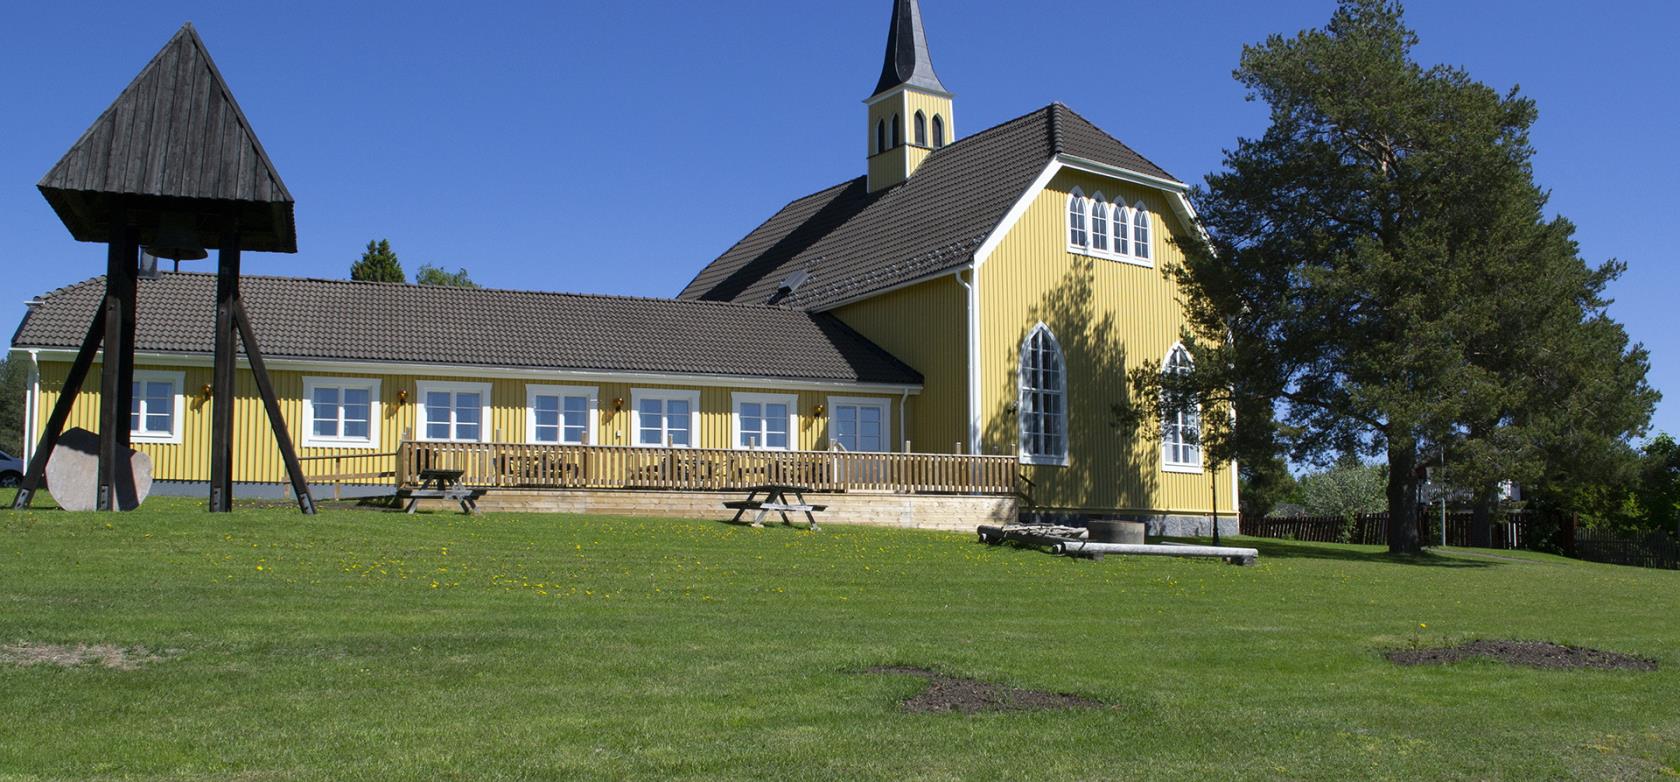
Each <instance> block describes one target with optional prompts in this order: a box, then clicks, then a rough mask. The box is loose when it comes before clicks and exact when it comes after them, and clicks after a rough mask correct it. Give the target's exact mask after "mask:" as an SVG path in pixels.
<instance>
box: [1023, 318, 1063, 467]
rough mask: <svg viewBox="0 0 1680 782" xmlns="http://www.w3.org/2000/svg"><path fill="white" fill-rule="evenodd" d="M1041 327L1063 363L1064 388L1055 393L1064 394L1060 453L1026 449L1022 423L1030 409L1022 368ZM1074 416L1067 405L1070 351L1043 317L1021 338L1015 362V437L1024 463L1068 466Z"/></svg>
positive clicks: (1025, 430) (1061, 373)
mask: <svg viewBox="0 0 1680 782" xmlns="http://www.w3.org/2000/svg"><path fill="white" fill-rule="evenodd" d="M1041 331H1042V332H1044V336H1045V337H1047V338H1049V340H1050V346H1051V347H1053V348H1055V349H1056V359H1057V361H1058V362H1059V363H1060V364H1061V367H1060V369H1061V371H1060V372H1058V373H1057V374H1058V375H1060V376H1061V388H1058V389H1054V390H1055V391H1056V393H1057V394H1059V395H1060V396H1061V399H1062V415H1061V426H1062V431H1061V441H1062V448H1061V452H1060V453H1047V454H1036V453H1032V452H1030V451H1028V450H1027V428H1026V427H1025V426H1023V425H1022V424H1023V421H1022V415H1023V414H1024V413H1025V412H1026V409H1027V404H1026V401H1027V378H1026V373H1025V372H1023V371H1022V369H1024V368H1025V366H1026V355H1027V350H1028V346H1029V345H1031V344H1032V339H1033V336H1035V335H1037V334H1038V333H1039V332H1041ZM1072 419H1073V412H1072V410H1070V409H1069V408H1068V365H1067V353H1066V352H1065V351H1063V350H1062V343H1061V340H1058V339H1056V332H1054V331H1051V330H1050V327H1049V326H1047V325H1045V323H1044V322H1043V321H1039V323H1038V325H1036V326H1033V327H1032V328H1031V329H1030V330H1028V331H1027V336H1026V337H1025V338H1024V339H1022V340H1021V349H1020V352H1019V354H1018V357H1017V359H1016V362H1015V430H1016V432H1015V434H1016V437H1015V439H1016V443H1017V444H1016V449H1017V451H1018V452H1019V454H1018V458H1019V459H1020V462H1021V463H1022V464H1032V465H1039V466H1047V467H1066V466H1068V450H1069V447H1068V436H1069V433H1070V432H1071V431H1072V430H1073V420H1072Z"/></svg>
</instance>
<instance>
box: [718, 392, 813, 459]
mask: <svg viewBox="0 0 1680 782" xmlns="http://www.w3.org/2000/svg"><path fill="white" fill-rule="evenodd" d="M730 401H731V403H732V407H733V408H734V414H733V415H732V416H731V418H732V419H733V425H732V426H731V427H730V429H731V432H730V442H731V443H732V444H733V447H735V448H744V449H749V450H770V451H791V450H794V446H795V445H797V444H798V434H799V427H798V425H797V421H798V418H799V395H798V394H763V393H749V392H745V391H737V392H735V393H734V394H733V395H731V400H730Z"/></svg>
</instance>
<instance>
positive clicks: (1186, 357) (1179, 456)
mask: <svg viewBox="0 0 1680 782" xmlns="http://www.w3.org/2000/svg"><path fill="white" fill-rule="evenodd" d="M1192 366H1193V364H1192V363H1191V361H1190V351H1188V350H1185V349H1184V346H1183V345H1174V346H1173V348H1172V350H1171V351H1168V353H1167V362H1166V364H1165V366H1163V367H1162V368H1161V371H1162V372H1164V373H1166V374H1172V375H1186V374H1189V373H1190V369H1191V367H1192ZM1161 426H1162V430H1161V461H1162V463H1163V464H1164V465H1165V466H1166V469H1168V470H1176V471H1180V472H1183V471H1199V470H1201V468H1202V413H1201V411H1200V410H1196V409H1189V410H1178V411H1169V412H1168V413H1167V414H1166V420H1164V421H1162V422H1161Z"/></svg>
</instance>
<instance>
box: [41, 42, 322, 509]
mask: <svg viewBox="0 0 1680 782" xmlns="http://www.w3.org/2000/svg"><path fill="white" fill-rule="evenodd" d="M37 186H38V187H39V188H40V190H41V194H42V195H44V196H45V197H46V199H47V202H48V203H50V204H52V207H53V210H54V211H56V212H57V213H58V216H59V219H61V220H63V221H64V226H65V227H66V228H68V229H69V230H70V235H71V236H73V237H75V239H76V240H78V241H83V242H100V243H104V244H106V245H107V246H108V247H109V252H108V254H107V261H106V270H105V297H104V302H103V304H102V305H101V306H100V307H99V309H98V310H97V311H96V313H95V314H94V317H93V322H92V323H91V324H89V326H88V331H87V336H86V337H85V338H84V339H83V341H82V346H81V349H80V351H78V353H77V354H76V361H75V363H74V364H73V365H72V366H71V368H70V372H69V375H68V376H67V377H66V379H65V383H64V392H63V393H62V394H61V395H60V396H59V399H58V403H57V404H56V405H55V406H54V407H53V411H52V414H51V415H50V416H49V417H48V418H47V423H46V429H45V431H43V432H42V434H41V440H40V444H39V446H38V447H37V448H36V449H35V453H34V456H33V457H32V458H31V459H30V461H29V467H28V471H27V473H26V474H25V475H24V479H23V483H22V484H21V485H20V487H19V489H18V494H17V498H16V500H15V501H14V502H13V506H12V507H14V508H25V507H28V506H29V503H30V501H31V500H32V499H33V497H34V495H35V493H36V491H37V490H39V489H40V487H41V482H42V476H43V475H44V474H45V470H46V465H47V460H48V459H49V458H50V457H51V455H52V451H53V447H54V446H55V445H56V444H57V443H58V438H59V435H60V434H61V433H62V431H63V429H64V424H65V422H66V420H67V419H68V418H69V415H70V410H71V407H72V405H73V404H74V403H75V401H76V396H77V395H78V394H79V393H80V392H81V387H82V383H83V382H84V381H85V380H86V378H87V375H88V372H89V371H90V369H91V368H92V365H93V362H94V359H95V357H96V355H97V354H99V353H100V350H101V347H102V346H103V355H104V358H103V359H102V360H101V364H100V367H101V368H100V399H99V401H100V407H99V479H98V492H99V494H98V507H99V509H100V510H118V509H120V508H122V507H125V506H132V505H133V501H132V494H130V496H129V497H128V498H127V500H128V501H124V500H125V497H124V495H123V492H125V491H127V492H130V493H132V492H133V475H132V474H127V475H125V474H124V473H127V472H128V471H129V469H130V467H129V461H128V459H127V458H126V453H127V448H128V446H129V425H128V418H129V410H130V407H131V405H132V403H133V383H134V348H135V333H136V330H137V326H138V324H139V322H140V321H141V320H145V321H147V322H148V323H155V324H157V325H160V326H161V325H163V324H166V323H167V322H168V321H169V320H170V319H171V317H172V313H170V312H151V311H147V312H140V311H139V310H138V309H137V304H138V300H139V289H140V287H141V286H140V282H139V251H140V248H142V247H144V248H147V249H148V250H150V251H151V252H152V254H153V255H156V256H159V257H164V258H181V259H187V258H203V257H205V256H206V254H207V253H206V249H205V248H208V247H214V248H216V250H217V278H216V302H215V307H216V321H215V322H216V326H215V328H216V333H215V343H214V345H215V347H214V351H215V370H214V376H213V382H212V383H211V404H212V408H211V421H212V423H211V428H212V431H211V457H210V458H211V464H210V505H209V509H210V510H211V511H212V512H226V511H228V510H231V508H232V504H233V405H234V384H235V380H236V376H237V369H238V365H237V358H238V351H239V348H240V347H241V346H243V348H244V350H245V355H246V358H247V360H248V362H249V363H250V367H251V372H252V374H253V375H254V376H255V381H256V386H257V390H258V392H259V393H260V394H261V396H262V401H263V406H264V408H265V409H266V410H267V413H268V418H269V423H270V425H271V426H272V427H273V430H274V439H275V441H276V442H277V443H278V444H279V447H280V453H281V456H282V457H283V458H284V460H285V463H286V472H287V475H288V477H289V478H290V480H291V484H292V489H293V490H294V491H295V492H296V494H297V500H298V507H299V508H300V509H301V510H302V511H303V512H304V513H307V514H313V513H314V512H315V502H314V499H313V498H312V497H311V496H310V494H309V487H308V485H307V484H306V483H305V482H304V480H303V473H302V471H301V469H300V467H299V464H298V460H297V454H296V451H295V450H294V449H293V447H292V440H291V437H290V435H289V434H288V433H287V431H286V424H285V421H284V420H283V419H282V418H281V416H280V405H279V403H278V401H277V400H276V398H275V395H274V385H273V383H271V382H270V381H269V376H268V371H267V368H266V367H265V365H264V363H263V357H262V351H261V349H260V348H259V347H258V342H257V338H256V335H255V334H254V333H253V331H252V329H251V318H250V316H249V315H248V314H247V313H246V311H245V304H244V302H243V301H242V300H241V299H240V295H239V261H240V253H241V252H244V251H253V252H277V253H295V252H297V228H296V226H295V224H294V222H293V202H292V195H291V193H290V192H288V191H287V190H286V185H285V183H284V182H282V181H281V180H280V174H279V172H277V171H276V170H275V169H274V164H273V163H272V162H271V161H270V160H269V159H268V153H267V152H265V151H263V146H262V142H260V141H258V140H257V136H256V134H255V133H254V132H252V130H251V123H250V122H249V121H247V120H246V119H245V113H244V112H243V111H241V110H240V108H239V104H238V102H237V101H235V100H234V98H233V93H232V92H231V91H229V89H228V86H227V82H226V81H225V80H223V79H222V74H221V72H220V71H219V70H217V69H216V63H215V62H214V61H212V60H211V59H210V53H209V52H208V51H207V50H206V49H205V48H204V41H203V40H201V39H200V38H199V37H198V32H197V31H195V30H194V29H193V26H192V24H191V23H188V24H186V25H183V26H182V27H181V29H180V31H178V32H176V33H175V36H174V37H173V38H171V39H170V40H169V43H167V44H165V45H164V47H163V50H162V51H159V52H158V53H157V56H155V57H153V58H152V60H151V62H149V63H147V64H146V67H145V68H143V69H141V71H140V74H139V75H138V76H136V77H134V81H133V82H131V83H129V85H128V87H127V88H126V89H124V90H123V91H122V94H120V95H118V96H117V99H116V100H115V101H114V102H112V103H111V105H110V107H108V108H106V109H105V112H104V113H103V114H100V115H99V118H98V119H97V120H94V123H93V126H92V127H90V128H88V129H87V132H85V133H83V134H82V137H81V138H80V139H78V140H77V141H76V143H75V145H74V146H72V147H71V148H70V151H69V152H67V153H65V155H64V157H63V158H62V159H61V160H59V161H58V164H57V165H55V166H53V168H52V170H51V171H49V172H47V175H46V176H45V177H43V178H42V179H41V181H40V183H39V184H38V185H37ZM183 390H184V389H183Z"/></svg>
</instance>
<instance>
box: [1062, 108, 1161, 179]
mask: <svg viewBox="0 0 1680 782" xmlns="http://www.w3.org/2000/svg"><path fill="white" fill-rule="evenodd" d="M1055 105H1057V106H1061V107H1062V109H1063V110H1065V111H1066V112H1067V113H1069V114H1072V115H1073V117H1074V119H1077V120H1079V121H1080V122H1083V123H1085V124H1087V125H1090V126H1091V128H1092V129H1093V130H1095V131H1097V132H1098V133H1101V134H1102V135H1103V137H1105V138H1107V139H1108V140H1109V141H1112V142H1114V143H1116V144H1119V145H1120V146H1122V147H1125V148H1126V149H1127V151H1129V152H1131V153H1132V154H1134V155H1137V157H1138V159H1139V160H1142V161H1143V162H1145V163H1148V164H1149V165H1151V166H1154V167H1155V169H1156V170H1157V171H1160V172H1161V173H1163V174H1166V175H1167V178H1168V179H1171V180H1172V181H1174V182H1177V183H1179V184H1181V185H1182V184H1185V183H1184V182H1183V181H1182V180H1180V179H1179V178H1178V177H1177V176H1176V175H1174V174H1173V173H1172V172H1170V171H1168V170H1167V169H1166V168H1165V167H1164V166H1162V165H1161V164H1159V163H1156V162H1155V161H1153V160H1150V159H1149V158H1148V157H1146V156H1144V154H1143V153H1142V152H1139V151H1137V149H1136V148H1135V147H1133V146H1132V145H1131V144H1127V143H1126V142H1124V141H1121V140H1120V139H1119V137H1117V136H1115V135H1114V134H1113V133H1110V132H1108V131H1106V130H1103V127H1102V126H1101V125H1098V124H1097V123H1095V122H1092V121H1091V120H1089V119H1087V118H1086V117H1085V115H1083V114H1080V113H1079V112H1077V111H1075V110H1074V109H1073V107H1072V106H1069V105H1067V104H1065V103H1062V102H1061V101H1056V103H1055ZM1056 151H1057V152H1058V153H1060V152H1061V147H1060V146H1058V147H1057V148H1056Z"/></svg>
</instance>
